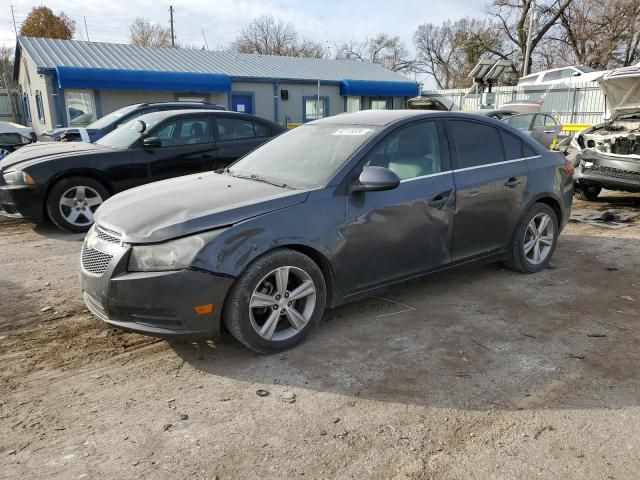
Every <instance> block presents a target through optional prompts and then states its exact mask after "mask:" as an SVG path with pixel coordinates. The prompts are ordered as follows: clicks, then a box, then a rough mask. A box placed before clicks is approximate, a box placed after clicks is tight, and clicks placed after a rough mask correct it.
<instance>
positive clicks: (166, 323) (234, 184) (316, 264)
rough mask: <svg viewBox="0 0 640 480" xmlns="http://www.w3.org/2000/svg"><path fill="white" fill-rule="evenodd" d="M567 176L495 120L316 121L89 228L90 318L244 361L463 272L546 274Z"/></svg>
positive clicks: (123, 204)
mask: <svg viewBox="0 0 640 480" xmlns="http://www.w3.org/2000/svg"><path fill="white" fill-rule="evenodd" d="M572 169H573V165H572V164H571V163H567V162H565V160H564V157H562V155H561V154H559V153H557V152H550V151H548V150H546V149H545V148H544V147H542V145H540V144H539V143H537V142H535V141H533V140H532V139H531V138H529V137H528V136H526V135H524V134H522V133H521V132H519V131H518V130H516V129H514V128H511V127H509V126H507V125H505V124H504V123H502V122H499V121H497V120H493V119H489V118H485V117H480V116H478V115H470V114H464V113H453V112H426V111H420V110H411V111H409V110H405V111H364V112H359V113H351V114H343V115H337V116H335V117H330V118H326V119H323V120H318V121H314V122H311V123H308V124H305V125H303V126H301V127H298V128H296V129H294V130H292V131H290V132H287V133H285V134H283V135H281V136H279V137H277V138H275V139H274V140H272V141H270V142H268V143H267V144H265V145H263V146H261V147H259V148H258V149H256V150H254V151H253V152H252V153H250V154H249V155H247V156H245V157H244V158H242V159H240V160H239V161H238V162H236V163H234V164H233V165H232V166H231V167H230V168H228V169H227V170H226V171H225V172H224V173H213V172H210V173H205V174H201V175H196V176H188V177H182V178H176V179H172V180H167V181H165V182H158V183H154V184H152V185H148V186H144V187H140V188H136V189H133V190H130V191H127V192H124V193H121V194H119V195H116V196H114V197H113V198H111V199H109V200H108V201H107V202H105V203H104V204H103V205H102V206H101V207H100V209H99V210H98V212H97V213H96V223H95V225H94V227H93V228H92V230H91V231H90V232H89V234H88V235H87V237H86V240H85V243H84V246H83V249H82V258H81V284H82V290H83V291H84V299H85V303H86V304H87V306H88V308H89V309H91V311H92V312H93V313H94V314H95V315H97V316H98V317H99V318H101V319H103V320H104V321H106V322H108V323H110V324H111V325H113V326H116V327H119V328H122V329H125V330H132V331H137V332H142V333H147V334H151V335H158V336H167V337H183V338H185V337H186V338H189V337H213V336H216V335H217V334H218V333H219V331H220V325H221V322H224V324H225V325H226V327H227V329H228V330H229V331H230V332H231V333H232V334H233V335H234V336H235V337H236V338H237V339H238V340H239V341H241V342H242V343H243V344H244V345H246V346H247V347H249V348H251V349H253V350H256V351H258V352H273V351H278V350H281V349H284V348H287V347H291V346H292V345H294V344H296V343H298V342H299V341H301V340H302V339H303V338H304V337H305V336H306V335H307V334H308V333H309V332H310V331H311V330H312V329H313V327H314V326H315V325H317V323H318V322H319V321H320V319H321V317H322V315H323V312H324V310H325V307H331V306H335V305H339V304H341V303H344V302H348V301H351V300H353V299H356V298H359V297H362V296H364V295H371V294H372V293H373V292H376V291H377V290H378V289H380V288H383V287H386V286H388V285H392V284H395V283H398V282H402V281H405V280H408V279H412V278H416V277H419V276H422V275H426V274H430V273H433V272H436V271H440V270H444V269H448V268H451V267H454V266H457V265H462V264H468V263H470V262H471V261H478V262H492V261H500V260H502V261H504V262H505V263H506V264H507V265H508V266H510V267H511V268H513V269H515V270H518V271H521V272H537V271H540V270H542V269H543V268H545V266H546V265H547V264H548V262H549V260H550V259H551V256H552V254H553V251H554V248H555V246H556V241H557V239H558V235H559V233H560V231H561V230H562V228H563V227H564V225H565V224H566V222H567V220H568V219H569V213H570V208H571V201H572V197H573V182H572V178H571V172H572Z"/></svg>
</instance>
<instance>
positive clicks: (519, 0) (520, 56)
mask: <svg viewBox="0 0 640 480" xmlns="http://www.w3.org/2000/svg"><path fill="white" fill-rule="evenodd" d="M572 1H573V0H538V1H537V3H535V6H536V8H537V17H538V20H537V22H536V27H535V29H534V31H533V33H532V36H531V52H532V53H533V52H535V51H536V49H537V48H538V47H539V46H540V45H541V44H542V43H543V41H544V40H545V38H546V36H547V34H548V33H549V31H550V30H551V29H552V28H554V27H555V28H557V27H558V26H559V20H560V17H561V16H562V14H563V13H564V12H565V11H566V10H567V8H568V7H569V6H570V5H571V2H572ZM533 7H534V0H492V2H491V4H490V6H489V14H490V15H491V16H493V17H494V18H495V19H496V22H497V25H498V27H499V29H500V32H499V34H500V36H501V37H503V38H504V40H505V43H507V44H509V43H510V44H512V45H513V46H514V47H515V50H516V51H517V58H514V55H509V54H506V53H504V51H503V52H495V53H496V54H498V55H499V56H501V57H502V58H508V59H510V60H513V61H515V62H517V63H518V64H519V65H520V68H519V70H520V73H522V72H523V71H524V67H525V66H524V58H525V52H526V49H527V39H528V33H529V29H528V27H529V15H532V14H533ZM532 64H533V55H531V56H530V57H529V65H528V66H527V70H530V69H531V65H532Z"/></svg>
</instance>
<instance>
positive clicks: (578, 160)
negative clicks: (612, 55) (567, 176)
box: [571, 64, 640, 201]
mask: <svg viewBox="0 0 640 480" xmlns="http://www.w3.org/2000/svg"><path fill="white" fill-rule="evenodd" d="M599 81H600V88H601V89H602V91H603V92H604V95H605V97H606V100H607V106H608V107H609V111H610V112H611V118H610V119H609V120H608V121H607V122H605V123H601V124H599V125H595V126H593V127H590V128H587V129H586V130H583V131H581V132H580V133H578V134H577V135H576V136H575V137H574V139H573V140H572V142H571V146H572V147H573V148H574V149H576V150H577V155H576V157H575V161H574V165H575V167H576V171H575V174H574V180H575V192H576V196H577V197H578V198H580V199H582V200H591V201H595V200H596V199H597V198H598V195H599V194H600V191H601V190H602V189H603V188H606V189H608V190H621V191H627V192H640V64H639V65H636V66H634V67H626V68H620V69H618V70H613V71H612V72H609V73H607V74H606V75H605V76H604V77H602V78H601V79H600V80H599Z"/></svg>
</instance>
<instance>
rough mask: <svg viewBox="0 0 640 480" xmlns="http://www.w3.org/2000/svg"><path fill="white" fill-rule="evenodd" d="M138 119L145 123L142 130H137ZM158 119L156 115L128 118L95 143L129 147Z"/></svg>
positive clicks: (112, 146) (113, 146)
mask: <svg viewBox="0 0 640 480" xmlns="http://www.w3.org/2000/svg"><path fill="white" fill-rule="evenodd" d="M138 121H142V122H144V123H145V125H146V128H145V130H144V132H139V131H138V129H137V122H138ZM159 121H160V119H159V118H158V117H157V116H156V115H144V116H142V117H139V118H136V119H133V120H130V121H128V122H127V123H125V124H124V125H122V126H120V127H119V128H116V129H115V130H114V131H113V132H111V133H108V134H106V135H105V136H104V137H102V138H101V139H100V140H98V141H97V142H96V144H98V145H104V146H105V147H110V148H130V147H131V146H133V144H134V143H135V142H136V141H138V139H139V138H141V137H143V136H146V135H147V134H148V133H149V130H151V129H152V128H153V127H155V126H156V125H157V124H158V122H159Z"/></svg>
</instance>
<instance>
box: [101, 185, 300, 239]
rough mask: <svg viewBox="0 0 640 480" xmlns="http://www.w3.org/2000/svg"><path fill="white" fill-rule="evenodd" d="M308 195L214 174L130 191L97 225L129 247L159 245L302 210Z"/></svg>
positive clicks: (106, 208) (104, 209)
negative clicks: (284, 211)
mask: <svg viewBox="0 0 640 480" xmlns="http://www.w3.org/2000/svg"><path fill="white" fill-rule="evenodd" d="M307 196H308V191H306V190H290V189H287V188H281V187H277V186H274V185H270V184H267V183H263V182H258V181H254V180H248V179H241V178H235V177H231V176H230V175H221V174H217V173H214V172H207V173H202V174H195V175H187V176H184V177H177V178H172V179H170V180H164V181H161V182H155V183H151V184H148V185H144V186H142V187H137V188H134V189H131V190H126V191H124V192H122V193H120V194H118V195H116V196H114V197H111V198H110V199H109V200H107V201H106V202H104V203H103V204H102V205H101V206H100V208H98V210H97V212H96V215H95V221H96V224H98V225H101V226H103V227H106V228H108V229H109V230H113V231H115V232H118V233H120V234H121V235H122V241H123V242H126V243H133V244H138V243H157V242H164V241H166V240H171V239H173V238H177V237H182V236H185V235H191V234H195V233H198V232H203V231H206V230H212V229H215V228H221V227H226V226H229V225H233V224H234V223H238V222H241V221H243V220H247V219H249V218H252V217H256V216H258V215H263V214H265V213H269V212H272V211H275V210H280V209H283V208H287V207H291V206H293V205H298V204H300V203H302V202H304V201H305V200H306V198H307Z"/></svg>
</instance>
